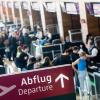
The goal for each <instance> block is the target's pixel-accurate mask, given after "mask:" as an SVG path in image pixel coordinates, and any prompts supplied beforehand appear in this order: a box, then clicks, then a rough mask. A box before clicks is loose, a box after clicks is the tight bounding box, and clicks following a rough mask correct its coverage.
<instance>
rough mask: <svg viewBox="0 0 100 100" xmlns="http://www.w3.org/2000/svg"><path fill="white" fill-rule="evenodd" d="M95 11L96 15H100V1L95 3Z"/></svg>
mask: <svg viewBox="0 0 100 100" xmlns="http://www.w3.org/2000/svg"><path fill="white" fill-rule="evenodd" d="M93 11H94V16H95V17H100V3H93Z"/></svg>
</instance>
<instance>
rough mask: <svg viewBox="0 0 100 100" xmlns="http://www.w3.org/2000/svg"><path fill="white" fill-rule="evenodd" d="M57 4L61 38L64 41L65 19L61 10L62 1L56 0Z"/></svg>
mask: <svg viewBox="0 0 100 100" xmlns="http://www.w3.org/2000/svg"><path fill="white" fill-rule="evenodd" d="M55 6H56V14H57V20H58V27H59V34H60V38H61V40H62V41H64V29H63V20H62V12H61V7H60V2H59V1H56V2H55Z"/></svg>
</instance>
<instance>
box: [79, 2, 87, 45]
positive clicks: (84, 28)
mask: <svg viewBox="0 0 100 100" xmlns="http://www.w3.org/2000/svg"><path fill="white" fill-rule="evenodd" d="M79 11H80V23H81V31H82V37H83V42H84V43H85V41H86V36H87V34H88V24H87V16H86V9H85V3H84V1H82V0H81V1H79Z"/></svg>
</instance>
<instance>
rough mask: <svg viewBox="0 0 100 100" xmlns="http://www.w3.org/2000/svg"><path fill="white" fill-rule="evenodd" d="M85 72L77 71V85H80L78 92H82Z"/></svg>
mask: <svg viewBox="0 0 100 100" xmlns="http://www.w3.org/2000/svg"><path fill="white" fill-rule="evenodd" d="M86 75H87V71H86V70H83V71H78V78H79V83H80V90H81V92H84V82H85V79H86Z"/></svg>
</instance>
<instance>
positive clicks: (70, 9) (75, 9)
mask: <svg viewBox="0 0 100 100" xmlns="http://www.w3.org/2000/svg"><path fill="white" fill-rule="evenodd" d="M66 11H67V14H74V15H77V14H79V5H78V3H66Z"/></svg>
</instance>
